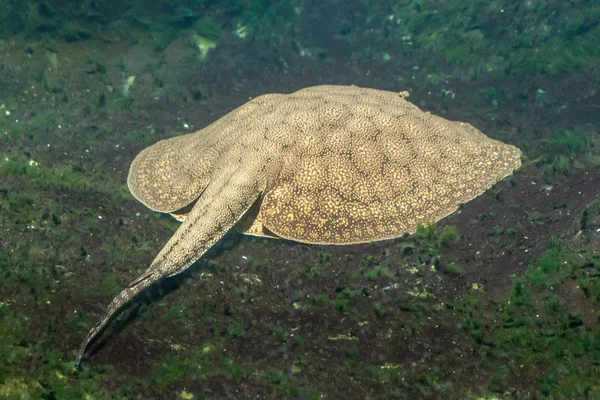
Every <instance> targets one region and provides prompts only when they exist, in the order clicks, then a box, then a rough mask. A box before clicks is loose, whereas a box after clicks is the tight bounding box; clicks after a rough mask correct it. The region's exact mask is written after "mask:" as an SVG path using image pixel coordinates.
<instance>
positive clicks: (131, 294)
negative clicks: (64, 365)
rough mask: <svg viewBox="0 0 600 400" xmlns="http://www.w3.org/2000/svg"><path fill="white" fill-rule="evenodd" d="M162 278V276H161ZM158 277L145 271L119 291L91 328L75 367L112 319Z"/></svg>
mask: <svg viewBox="0 0 600 400" xmlns="http://www.w3.org/2000/svg"><path fill="white" fill-rule="evenodd" d="M159 279H160V278H159ZM156 280H157V279H154V275H153V274H152V273H150V274H148V273H145V274H144V275H142V276H140V277H139V278H138V279H136V280H135V281H133V282H132V283H131V284H130V285H129V287H128V288H127V289H124V290H123V291H122V292H121V293H119V294H118V295H117V296H116V297H115V298H114V299H113V301H112V302H111V303H110V304H109V305H108V308H107V309H106V312H105V313H104V315H103V316H102V318H100V320H98V322H97V323H96V325H95V326H94V327H93V328H92V329H91V330H90V332H89V333H88V335H87V337H86V338H85V340H84V341H83V343H82V344H81V347H80V348H79V352H78V353H77V357H76V358H75V367H79V364H81V359H82V358H83V356H84V354H85V351H86V350H87V348H88V347H89V346H90V344H91V343H92V342H93V341H94V340H95V339H96V338H97V337H98V336H99V335H100V333H101V332H102V331H103V330H104V328H105V327H106V325H108V323H109V322H110V321H112V320H113V319H114V318H115V317H116V316H117V315H118V314H119V313H120V311H121V310H122V309H123V308H124V307H125V305H127V304H128V303H129V302H130V301H131V300H133V298H135V297H136V296H137V295H138V294H140V293H141V292H142V291H144V289H146V288H147V287H148V286H150V285H151V284H153V283H154V282H155V281H156Z"/></svg>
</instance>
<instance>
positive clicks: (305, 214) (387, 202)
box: [77, 86, 521, 363]
mask: <svg viewBox="0 0 600 400" xmlns="http://www.w3.org/2000/svg"><path fill="white" fill-rule="evenodd" d="M405 96H406V94H405V93H393V92H388V91H382V90H376V89H365V88H359V87H356V86H315V87H309V88H306V89H302V90H299V91H297V92H295V93H291V94H288V95H284V94H267V95H263V96H259V97H257V98H255V99H253V100H250V101H249V102H247V103H245V104H244V105H242V106H240V107H238V108H236V109H235V110H233V111H231V112H230V113H229V114H227V115H225V116H223V117H222V118H220V119H219V120H217V121H215V122H214V123H212V124H210V125H208V126H207V127H205V128H203V129H201V130H199V131H198V132H195V133H191V134H187V135H183V136H178V137H174V138H171V139H167V140H163V141H160V142H158V143H156V144H155V145H153V146H150V147H149V148H147V149H145V150H144V151H142V152H141V153H140V154H139V155H138V156H137V157H136V159H135V160H134V161H133V163H132V166H131V169H130V171H129V176H128V184H129V188H130V190H131V193H132V194H133V195H134V196H135V197H136V198H137V199H138V200H140V201H141V202H142V203H144V204H145V205H146V206H148V207H149V208H151V209H152V210H156V211H160V212H167V213H171V214H172V215H173V216H174V217H176V218H177V219H178V220H181V221H183V222H182V224H181V226H180V227H179V229H178V230H177V231H176V232H175V234H174V235H173V236H172V237H171V239H169V241H168V242H167V243H166V245H165V246H164V247H163V249H162V250H161V251H160V252H159V253H158V255H157V256H156V258H155V259H154V261H153V262H152V264H151V265H150V267H149V268H148V269H147V270H146V272H144V273H143V274H142V275H140V276H139V277H138V278H137V279H135V280H134V281H133V282H131V284H130V285H129V286H128V287H127V288H126V289H124V290H123V291H122V292H121V293H120V294H119V295H118V296H116V297H115V298H114V299H113V301H112V302H111V303H110V305H109V307H108V309H107V311H106V313H105V314H104V315H103V316H102V317H101V318H100V320H99V321H98V323H97V324H96V325H95V326H94V327H93V328H92V329H91V330H90V332H89V333H88V336H87V337H86V339H85V340H84V342H83V344H82V346H81V349H80V351H79V353H78V355H77V363H79V362H80V361H81V358H82V357H83V355H84V353H85V351H86V349H87V348H88V346H89V344H90V343H91V342H92V341H93V340H94V339H95V338H96V337H97V336H98V335H99V334H100V333H101V331H102V330H103V329H104V328H105V327H106V326H107V324H108V323H109V321H110V320H111V319H112V318H113V317H114V316H115V315H116V314H117V313H118V312H119V311H120V310H121V309H122V308H124V307H125V306H126V305H127V304H128V303H129V302H130V301H131V300H132V299H133V298H134V297H135V296H137V295H138V294H139V293H141V292H142V291H143V290H144V289H145V288H147V287H148V286H150V285H151V284H153V283H155V282H159V281H160V280H161V279H163V278H164V277H168V276H172V275H174V274H177V273H179V272H182V271H184V270H185V269H186V268H188V267H189V266H190V265H191V264H192V263H193V262H194V261H196V260H197V259H198V258H200V257H201V256H202V255H203V254H204V253H205V252H206V251H207V250H208V249H209V248H210V247H211V246H212V245H213V244H214V243H215V242H216V241H217V240H218V239H219V238H220V237H222V236H223V235H224V234H225V233H226V232H227V231H228V230H229V229H231V228H232V227H234V226H235V227H237V228H238V229H240V230H242V231H243V232H246V233H249V234H256V235H260V236H267V237H283V238H288V239H293V240H297V241H300V242H306V243H325V244H348V243H359V242H369V241H374V240H382V239H389V238H393V237H397V236H400V235H402V234H404V233H406V232H414V231H415V229H416V226H417V224H419V223H431V222H435V221H438V220H439V219H441V218H443V217H444V216H446V215H448V214H450V213H452V212H453V211H454V210H456V208H457V207H458V206H459V205H460V204H461V203H464V202H467V201H469V200H471V199H472V198H473V197H475V196H478V195H479V194H481V193H483V192H484V191H485V190H486V189H488V188H489V187H490V186H492V185H493V184H494V183H495V182H496V181H498V180H500V179H502V178H503V177H505V176H507V175H509V174H511V173H512V171H513V170H514V169H515V168H517V167H518V166H519V165H520V156H521V152H520V151H519V149H517V148H516V147H514V146H511V145H507V144H504V143H501V142H499V141H497V140H493V139H490V138H488V137H487V136H485V135H484V134H483V133H481V132H480V131H479V130H477V129H476V128H474V127H473V126H471V125H469V124H467V123H462V122H452V121H448V120H446V119H444V118H441V117H438V116H435V115H432V114H430V113H427V112H423V111H421V110H420V109H419V108H418V107H416V106H414V105H413V104H411V103H410V102H408V101H407V100H406V99H405Z"/></svg>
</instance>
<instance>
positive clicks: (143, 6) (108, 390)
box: [0, 0, 600, 399]
mask: <svg viewBox="0 0 600 400" xmlns="http://www.w3.org/2000/svg"><path fill="white" fill-rule="evenodd" d="M598 43H600V3H598V1H571V2H548V1H542V0H531V1H528V2H508V1H505V2H502V1H488V2H476V1H468V2H461V1H455V0H450V1H445V2H441V1H417V0H403V1H391V0H390V1H388V0H384V1H370V0H364V1H300V0H298V1H291V0H290V1H265V0H247V1H244V2H241V1H235V0H228V1H185V2H149V1H124V2H109V1H91V0H90V1H84V2H76V1H61V2H58V1H54V2H52V1H26V0H24V1H2V2H0V112H1V114H2V115H0V272H1V274H0V398H1V399H4V398H6V399H82V398H93V399H113V398H115V399H117V398H119V399H121V398H128V399H129V398H140V399H148V398H155V399H163V398H164V399H173V398H183V399H191V398H194V399H202V398H234V399H244V398H302V399H311V398H330V399H337V398H341V397H345V398H349V399H354V398H356V399H364V398H369V399H371V398H373V399H378V398H381V399H396V398H398V399H400V398H406V399H415V398H424V399H431V398H442V399H470V398H473V399H475V398H486V399H492V398H546V397H548V398H554V399H575V398H590V399H594V398H598V397H600V386H599V384H598V379H597V377H598V374H599V372H600V371H599V369H600V367H599V366H600V326H599V316H600V313H599V309H600V279H599V277H598V276H599V274H600V255H599V251H600V241H599V235H600V233H599V232H600V200H599V199H598V193H599V188H600V171H599V166H600V151H599V150H598V145H599V133H600V128H599V127H600V90H599V88H600V85H599V83H600V68H598V66H599V61H600V46H598V45H597V44H598ZM320 84H340V85H350V84H354V85H358V86H364V87H372V88H377V89H384V90H392V91H396V92H399V91H404V90H406V91H408V92H409V93H410V97H409V100H410V101H411V102H413V103H414V104H415V105H417V106H418V107H420V108H421V109H423V110H426V111H431V112H432V113H434V114H437V115H440V116H443V117H445V118H448V119H452V120H460V121H464V122H468V123H470V124H472V125H474V126H475V127H477V128H478V129H480V130H481V131H483V132H484V133H485V134H486V135H488V136H490V137H492V138H494V139H498V140H501V141H503V142H505V143H509V144H513V145H515V146H517V147H519V148H520V149H521V150H522V151H523V158H522V164H523V165H522V166H521V167H520V168H519V169H518V170H517V171H516V172H515V173H514V175H513V176H512V177H509V178H507V179H505V180H503V181H501V182H499V183H498V184H497V185H495V186H494V187H493V188H491V189H490V190H488V191H487V192H485V193H484V194H482V195H481V196H479V197H477V198H476V199H474V200H473V201H471V202H469V203H467V204H465V205H464V206H461V207H460V208H459V210H458V211H457V212H455V213H454V214H452V215H450V216H449V217H447V218H445V219H443V220H441V221H439V222H437V224H435V225H432V226H429V227H425V228H421V229H419V230H418V231H417V233H416V234H414V235H410V236H409V235H407V236H404V237H401V238H398V239H393V240H387V241H382V242H374V243H369V244H362V245H352V246H324V245H304V244H299V243H296V242H291V241H282V240H273V239H264V238H255V237H249V236H243V235H240V234H238V233H235V232H230V233H228V234H227V235H225V237H224V238H223V239H222V240H221V241H220V242H219V243H218V244H217V245H215V246H214V247H213V248H212V249H211V250H210V251H209V252H208V253H207V254H206V255H205V256H204V257H202V259H201V260H200V261H199V262H197V263H196V264H195V265H194V266H193V267H192V268H190V270H188V271H186V272H185V273H183V274H181V275H178V276H176V277H174V278H171V279H167V280H164V281H163V282H162V283H160V284H158V285H155V287H153V288H151V289H150V290H148V291H147V293H145V294H143V295H141V296H140V298H139V300H137V301H136V302H134V304H133V306H132V307H130V308H128V310H127V311H126V312H125V313H124V315H123V316H120V317H119V318H117V319H116V320H115V321H113V323H112V324H110V325H109V327H108V329H107V331H106V332H105V334H104V335H103V336H102V337H101V338H100V340H98V341H97V342H96V343H95V344H94V345H93V346H92V348H91V349H90V351H89V352H88V353H87V355H86V357H85V358H84V360H83V363H82V365H81V367H80V368H79V369H76V368H75V367H74V359H75V356H76V352H77V350H78V348H79V346H80V344H81V342H82V341H83V339H84V338H85V335H86V334H87V332H88V331H89V329H91V328H92V327H93V325H94V324H95V323H96V321H97V319H98V318H100V317H101V315H102V314H103V313H104V311H105V309H106V306H107V305H108V304H109V302H110V301H111V299H112V298H113V297H114V296H115V295H116V294H118V293H119V292H120V290H121V289H122V288H124V287H126V285H127V284H128V283H129V282H130V281H131V280H132V279H135V278H136V277H137V276H139V275H140V274H141V273H142V272H143V271H145V270H146V268H147V267H148V266H149V265H150V263H151V262H152V260H153V259H154V257H155V255H156V254H157V253H158V252H159V251H160V249H161V248H162V246H163V245H164V243H165V242H166V241H167V240H168V239H169V238H170V237H171V236H172V235H173V233H174V232H175V230H176V229H177V227H178V226H179V223H177V222H176V221H174V220H173V219H172V218H171V217H170V216H168V215H164V214H159V213H153V212H152V211H150V210H148V209H147V208H146V207H144V206H143V205H142V204H140V203H139V202H138V201H136V200H135V199H134V198H133V197H132V196H131V195H130V193H129V190H128V188H127V183H126V180H127V172H128V169H129V165H130V164H131V161H132V160H133V159H134V157H135V156H136V155H137V154H138V153H139V152H140V151H141V150H142V149H144V148H145V147H147V146H149V145H151V144H153V143H155V142H157V141H159V140H161V139H165V138H168V137H171V136H174V135H180V134H183V133H189V132H193V131H196V130H198V129H201V128H202V127H204V126H206V125H208V124H209V123H211V122H213V121H215V120H217V119H218V118H220V117H222V116H223V115H225V114H226V113H227V112H229V111H231V110H233V109H234V108H236V107H238V106H240V105H241V104H243V103H245V102H246V101H247V100H249V99H250V98H254V97H257V96H259V95H261V94H265V93H290V92H293V91H296V90H298V89H301V88H304V87H308V86H313V85H320ZM240 134H243V132H242V133H240Z"/></svg>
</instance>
